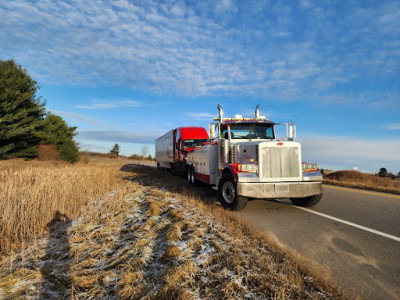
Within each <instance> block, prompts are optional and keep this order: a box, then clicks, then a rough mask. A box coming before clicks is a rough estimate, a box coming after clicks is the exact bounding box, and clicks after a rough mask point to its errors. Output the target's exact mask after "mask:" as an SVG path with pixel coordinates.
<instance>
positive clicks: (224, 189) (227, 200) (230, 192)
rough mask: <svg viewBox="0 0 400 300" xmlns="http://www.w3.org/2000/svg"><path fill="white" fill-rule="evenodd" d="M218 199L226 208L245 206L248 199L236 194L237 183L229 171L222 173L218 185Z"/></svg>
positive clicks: (233, 208) (242, 207)
mask: <svg viewBox="0 0 400 300" xmlns="http://www.w3.org/2000/svg"><path fill="white" fill-rule="evenodd" d="M218 199H219V202H221V204H222V207H223V208H224V209H226V210H235V211H238V210H242V209H244V208H245V207H246V205H247V202H248V199H247V198H245V197H241V196H238V194H237V183H236V181H235V179H234V178H233V176H232V175H231V174H229V173H225V174H223V175H222V177H221V179H220V181H219V185H218Z"/></svg>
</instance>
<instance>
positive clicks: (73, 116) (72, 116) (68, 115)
mask: <svg viewBox="0 0 400 300" xmlns="http://www.w3.org/2000/svg"><path fill="white" fill-rule="evenodd" d="M49 111H50V112H52V113H53V114H55V115H59V116H61V117H63V118H64V119H65V120H66V121H67V122H68V123H70V124H72V123H75V122H76V121H78V122H83V123H86V124H89V125H94V126H96V127H108V128H109V127H110V125H109V124H107V123H106V122H104V121H102V120H98V119H95V118H90V117H87V116H84V115H81V114H77V113H74V112H69V111H61V110H55V109H49Z"/></svg>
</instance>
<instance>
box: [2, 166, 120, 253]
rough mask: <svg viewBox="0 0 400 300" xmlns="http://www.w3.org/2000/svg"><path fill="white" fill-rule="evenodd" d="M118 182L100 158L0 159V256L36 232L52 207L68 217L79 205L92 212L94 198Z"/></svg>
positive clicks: (37, 234) (43, 229)
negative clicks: (91, 160)
mask: <svg viewBox="0 0 400 300" xmlns="http://www.w3.org/2000/svg"><path fill="white" fill-rule="evenodd" d="M122 183H123V181H122V180H121V177H120V176H119V177H118V175H117V171H116V168H115V166H113V167H111V166H107V164H106V163H103V164H94V163H78V164H75V165H71V164H67V163H61V162H40V161H30V162H26V161H23V160H7V161H0V211H1V215H0V255H2V254H4V253H7V252H8V251H10V250H16V249H21V247H24V245H25V244H26V243H29V242H30V241H32V240H34V239H36V238H39V237H41V236H42V235H43V234H44V233H45V232H46V231H47V230H46V225H47V224H49V222H50V221H51V220H52V219H53V217H54V215H55V213H56V212H57V211H58V212H59V213H60V214H62V215H65V216H68V218H70V219H73V218H75V217H76V216H77V215H78V214H79V212H80V211H81V210H82V208H83V207H85V209H86V210H89V211H91V212H92V214H93V216H94V215H95V214H96V211H95V210H96V208H95V207H96V199H97V198H98V197H101V196H102V195H104V194H106V193H109V192H111V191H114V190H119V188H120V187H122ZM119 186H120V187H119Z"/></svg>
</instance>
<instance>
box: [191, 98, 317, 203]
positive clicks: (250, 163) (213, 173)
mask: <svg viewBox="0 0 400 300" xmlns="http://www.w3.org/2000/svg"><path fill="white" fill-rule="evenodd" d="M218 110H219V117H218V118H215V119H214V121H217V122H213V123H211V124H210V130H209V137H210V139H209V142H208V143H207V145H205V146H203V147H201V148H196V149H194V150H193V151H192V152H189V153H188V156H187V163H188V172H187V179H188V182H189V183H191V184H194V183H195V182H196V181H201V182H204V183H206V184H209V185H211V186H212V187H213V188H214V189H217V190H218V198H219V201H220V202H221V204H222V206H223V207H224V208H225V209H229V210H241V209H243V208H245V207H246V205H247V202H248V199H267V198H269V199H280V198H290V200H291V201H292V202H293V203H294V204H295V205H299V206H313V205H316V204H317V203H318V202H319V201H320V200H321V197H322V175H321V173H320V172H319V171H318V167H317V165H315V164H308V163H303V162H302V158H301V157H302V156H301V146H300V143H298V142H295V141H294V139H295V135H296V127H295V125H294V124H293V123H291V122H289V123H287V124H278V123H274V122H272V121H269V120H268V119H267V118H265V117H262V116H260V114H259V106H258V105H257V108H256V111H255V116H254V117H253V118H243V117H242V116H239V115H236V116H235V118H224V113H223V110H222V107H221V106H220V105H218ZM277 125H286V138H284V139H282V140H280V139H277V138H276V135H275V127H276V126H277Z"/></svg>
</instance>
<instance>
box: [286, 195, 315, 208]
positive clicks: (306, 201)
mask: <svg viewBox="0 0 400 300" xmlns="http://www.w3.org/2000/svg"><path fill="white" fill-rule="evenodd" d="M321 198H322V194H318V195H314V196H309V197H305V198H290V201H292V203H293V204H294V205H297V206H302V207H310V206H314V205H317V204H318V202H319V201H320V200H321Z"/></svg>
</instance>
